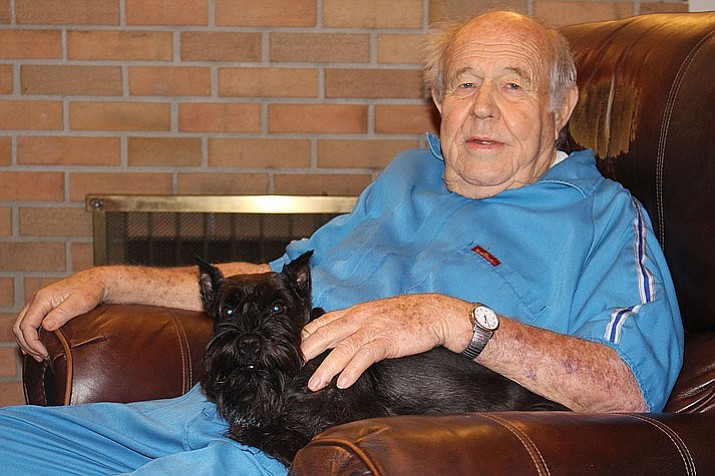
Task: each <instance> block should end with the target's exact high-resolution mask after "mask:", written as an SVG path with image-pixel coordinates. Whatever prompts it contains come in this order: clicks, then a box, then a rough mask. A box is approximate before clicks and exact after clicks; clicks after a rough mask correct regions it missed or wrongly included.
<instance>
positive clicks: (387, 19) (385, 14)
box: [323, 0, 422, 28]
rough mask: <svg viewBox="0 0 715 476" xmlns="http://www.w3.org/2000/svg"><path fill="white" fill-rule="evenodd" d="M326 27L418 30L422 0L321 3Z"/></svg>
mask: <svg viewBox="0 0 715 476" xmlns="http://www.w3.org/2000/svg"><path fill="white" fill-rule="evenodd" d="M323 21H324V24H325V26H326V27H330V28H420V27H422V0H390V1H389V2H386V1H384V0H324V2H323Z"/></svg>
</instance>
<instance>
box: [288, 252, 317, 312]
mask: <svg viewBox="0 0 715 476" xmlns="http://www.w3.org/2000/svg"><path fill="white" fill-rule="evenodd" d="M311 256H313V250H310V251H306V252H305V253H303V254H302V255H300V256H298V257H297V258H296V259H294V260H293V261H291V262H290V263H288V264H287V265H285V266H283V271H282V273H283V274H284V275H286V276H287V277H288V278H289V279H290V281H291V283H292V284H293V285H294V286H295V287H296V289H297V290H298V294H299V296H300V297H301V299H303V300H304V301H306V302H310V291H311V282H310V257H311Z"/></svg>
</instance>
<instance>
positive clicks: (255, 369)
mask: <svg viewBox="0 0 715 476" xmlns="http://www.w3.org/2000/svg"><path fill="white" fill-rule="evenodd" d="M281 330H282V331H283V332H280V331H278V330H277V329H271V330H270V332H268V333H267V334H268V335H270V336H271V337H270V338H265V337H264V336H261V335H255V338H256V339H257V341H258V344H257V347H256V349H255V351H252V352H246V351H245V350H244V351H241V350H240V345H239V338H240V337H241V336H242V335H245V334H246V333H245V332H241V331H239V330H237V329H223V330H221V331H219V332H218V333H217V334H216V335H215V336H214V337H213V338H212V339H211V341H210V342H209V344H208V346H207V350H206V354H205V356H204V370H205V375H204V378H203V380H202V385H203V387H204V391H205V393H206V396H207V397H208V398H209V399H210V400H212V401H213V402H214V403H216V406H217V408H218V411H219V413H220V414H221V415H222V416H223V417H224V418H225V419H226V420H227V421H228V422H229V424H232V425H238V426H263V425H264V424H266V423H267V422H266V419H267V418H270V416H271V415H280V414H281V413H282V412H283V406H284V404H283V394H284V388H285V387H286V385H288V384H289V383H290V381H291V380H292V379H293V378H294V377H295V375H296V374H297V373H298V371H299V370H300V368H301V367H302V365H303V362H304V361H303V356H302V355H301V353H300V337H297V338H295V337H291V336H292V333H290V332H288V329H281Z"/></svg>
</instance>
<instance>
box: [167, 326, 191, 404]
mask: <svg viewBox="0 0 715 476" xmlns="http://www.w3.org/2000/svg"><path fill="white" fill-rule="evenodd" d="M170 317H171V319H170V321H169V322H171V325H172V327H173V328H174V332H175V333H176V341H177V342H178V343H179V351H180V352H181V378H182V382H181V388H182V393H186V392H188V391H189V387H188V385H187V382H186V374H187V371H186V367H187V365H186V354H187V350H186V347H188V344H187V343H185V342H184V339H186V334H184V333H183V332H182V329H181V326H180V325H179V323H178V322H177V321H178V319H177V318H176V316H175V315H174V314H173V313H171V314H170ZM188 367H189V371H188V373H189V376H190V375H191V363H190V362H189V365H188Z"/></svg>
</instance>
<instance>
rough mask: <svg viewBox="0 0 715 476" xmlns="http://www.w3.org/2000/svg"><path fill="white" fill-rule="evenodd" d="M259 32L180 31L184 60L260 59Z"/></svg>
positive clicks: (261, 54) (260, 39) (261, 41)
mask: <svg viewBox="0 0 715 476" xmlns="http://www.w3.org/2000/svg"><path fill="white" fill-rule="evenodd" d="M262 43H263V40H262V38H261V34H260V33H249V32H235V31H185V32H182V33H181V59H182V60H184V61H260V60H261V58H262V56H263V46H262Z"/></svg>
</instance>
